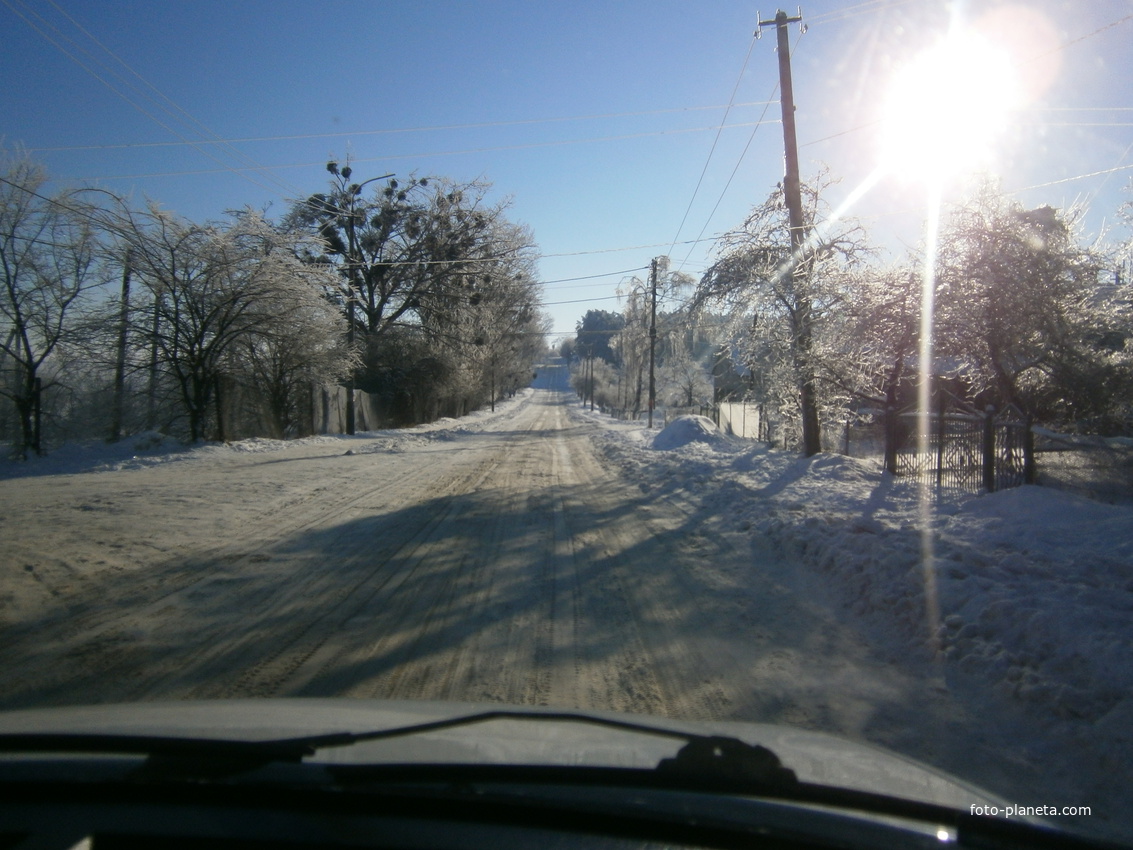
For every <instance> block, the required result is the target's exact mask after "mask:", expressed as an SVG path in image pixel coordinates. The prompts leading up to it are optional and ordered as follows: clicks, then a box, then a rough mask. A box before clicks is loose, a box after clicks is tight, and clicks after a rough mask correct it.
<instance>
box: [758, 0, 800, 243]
mask: <svg viewBox="0 0 1133 850" xmlns="http://www.w3.org/2000/svg"><path fill="white" fill-rule="evenodd" d="M802 19H803V16H802V10H801V9H800V10H799V14H798V16H796V17H794V18H789V17H787V13H786V12H783V11H779V12H777V13H776V14H775V19H774V20H771V21H760V22H759V29H758V30H756V36H758V35H759V33H761V32H762V31H763V28H764V27H772V26H773V27H775V36H776V39H777V41H776V47H777V50H778V53H779V92H780V98H779V105H780V108H781V109H782V113H783V152H784V155H785V156H784V159H785V164H786V175H785V177H784V179H783V196H784V200H785V201H786V202H787V215H788V218H789V221H790V224H791V248H792V249H793V250H794V251H795V252H796V257H797V256H798V252H799V249H800V248H802V246H803V244H804V243H805V242H806V226H805V224H804V222H803V199H802V188H801V180H800V178H799V143H798V140H797V138H796V136H795V88H794V84H793V83H792V81H791V45H790V43H789V41H788V38H787V25H788V24H796V23H801V22H802Z"/></svg>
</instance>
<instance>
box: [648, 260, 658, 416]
mask: <svg viewBox="0 0 1133 850" xmlns="http://www.w3.org/2000/svg"><path fill="white" fill-rule="evenodd" d="M649 288H650V291H651V292H652V293H653V295H652V299H651V303H650V307H649V310H650V316H649V427H650V428H652V427H653V408H654V407H655V406H656V404H657V385H656V383H655V381H654V377H653V363H654V359H655V357H656V350H657V260H656V259H654V260H653V261H652V262H651V263H650V266H649Z"/></svg>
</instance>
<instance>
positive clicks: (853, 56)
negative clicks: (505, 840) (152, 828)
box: [0, 0, 1133, 842]
mask: <svg viewBox="0 0 1133 850" xmlns="http://www.w3.org/2000/svg"><path fill="white" fill-rule="evenodd" d="M771 11H773V10H764V14H762V15H761V14H759V13H757V12H756V11H755V10H753V9H752V8H751V7H750V4H726V3H714V4H698V5H697V6H696V8H692V7H691V6H690V5H689V4H657V3H645V2H641V0H630V2H624V3H618V4H610V3H599V2H592V0H582V2H573V3H569V4H566V3H563V4H546V3H534V4H532V3H518V2H513V1H512V0H501V2H491V3H475V4H473V3H468V4H453V3H443V2H407V0H391V2H386V3H381V4H324V3H314V2H303V1H302V0H288V2H283V3H280V2H272V3H267V2H262V0H251V2H244V3H238V4H233V3H226V4H221V3H217V2H213V0H199V2H194V3H182V4H161V5H160V6H159V7H154V6H153V4H151V3H142V2H137V0H123V2H118V3H114V4H109V5H104V4H97V3H90V2H86V0H5V2H3V3H2V4H0V26H2V28H3V30H4V32H5V33H6V35H5V38H4V42H5V49H4V51H2V53H0V69H2V71H3V78H4V79H6V80H8V84H7V85H6V86H4V87H3V89H2V90H0V115H2V116H3V119H2V121H0V160H2V162H0V261H2V262H0V283H2V284H3V285H2V286H0V444H2V446H3V449H2V453H0V454H2V457H0V594H2V597H0V670H2V671H3V682H4V685H3V687H2V688H0V709H2V710H5V711H8V710H14V709H41V708H54V707H62V706H80V705H84V706H89V705H114V706H115V709H114V710H115V712H120V714H121V717H122V718H123V719H122V721H121V722H120V723H118V724H117V726H116V728H117V729H118V731H124V730H128V729H129V728H130V727H131V723H133V722H134V721H133V720H132V719H131V718H132V715H131V714H130V711H131V708H132V707H135V704H142V705H149V704H151V703H161V702H170V701H172V702H175V703H184V702H185V701H193V700H205V701H219V700H233V699H239V700H244V699H249V698H254V699H264V700H267V699H272V698H282V697H307V698H314V697H318V698H334V700H335V704H347V705H359V706H361V705H363V703H361V702H359V701H360V700H371V699H372V700H408V701H422V702H430V703H452V702H456V703H461V704H464V705H465V707H466V708H469V709H470V710H476V709H480V708H484V707H492V706H500V705H509V706H521V707H532V706H534V707H554V708H557V709H562V710H582V711H601V712H625V713H628V714H632V715H639V716H644V717H645V718H646V719H649V718H654V719H657V720H663V721H666V722H667V721H681V722H688V723H697V724H705V725H706V727H711V726H712V725H713V724H717V725H718V726H720V728H724V727H725V726H726V728H727V729H729V730H731V731H730V732H729V734H733V733H735V734H738V733H736V730H737V729H739V728H740V727H738V726H736V725H734V724H737V723H745V722H749V723H759V724H766V725H767V728H770V727H771V726H775V727H779V728H780V729H785V730H788V731H789V732H791V733H792V734H793V733H795V732H797V731H800V730H801V731H806V732H819V733H824V734H826V735H831V736H836V737H837V738H838V739H840V740H841V741H843V742H849V743H851V744H865V745H869V746H870V747H878V748H883V749H885V750H888V751H892V752H893V753H896V754H898V755H899V756H901V757H903V758H904V759H907V760H912V761H916V762H918V763H921V764H923V765H925V766H927V767H928V768H931V769H933V770H937V771H941V772H944V773H947V774H951V775H953V776H956V777H959V778H960V779H962V780H963V781H964V782H966V783H969V784H970V785H971V786H972V787H974V788H980V789H983V790H984V791H986V792H987V793H988V794H989V795H991V797H989V798H987V799H991V798H994V799H996V800H998V801H999V802H1000V803H1001V804H1002V806H1003V807H1007V806H1016V807H1018V810H1019V811H1026V812H1029V813H1031V814H1039V815H1044V816H1049V817H1050V818H1051V822H1052V823H1054V824H1055V825H1057V826H1061V827H1065V828H1068V829H1074V830H1079V831H1085V832H1087V833H1090V834H1092V835H1098V836H1108V837H1110V838H1116V839H1119V840H1123V841H1125V842H1133V810H1131V809H1130V807H1129V806H1128V789H1129V787H1130V786H1131V785H1133V770H1131V768H1130V765H1131V764H1133V736H1131V733H1130V729H1133V665H1131V664H1130V663H1129V658H1130V656H1131V653H1133V616H1131V612H1133V287H1131V284H1130V263H1131V260H1133V253H1131V249H1133V230H1131V229H1130V228H1131V225H1133V214H1131V212H1130V195H1129V189H1130V186H1131V183H1130V174H1131V172H1133V159H1131V155H1133V133H1131V132H1130V127H1131V126H1133V124H1131V119H1130V116H1131V115H1133V89H1130V87H1129V85H1128V80H1129V78H1130V72H1131V71H1133V67H1131V60H1130V55H1131V54H1130V51H1129V48H1128V45H1129V39H1130V35H1131V32H1133V14H1131V10H1130V6H1129V3H1128V2H1127V0H1097V2H1094V3H1090V4H1080V3H1069V2H1063V0H1036V2H1029V3H1025V4H1024V3H1016V2H1006V0H1005V2H996V3H989V4H956V3H951V2H944V0H939V2H938V0H929V1H928V2H907V0H904V1H903V0H872V1H871V2H857V1H856V0H853V1H852V0H815V2H814V3H813V4H811V5H807V6H805V7H804V8H802V9H791V10H787V11H780V12H778V13H777V14H768V12H771ZM264 705H265V706H266V705H267V703H264ZM308 705H310V706H317V705H324V703H314V702H311V703H308ZM399 710H400V709H399ZM412 714H413V713H412V712H409V713H408V714H406V715H405V716H404V717H402V718H401V719H402V721H403V722H406V723H408V722H410V721H411V719H412ZM426 716H428V715H427V712H426ZM304 717H305V718H306V717H307V715H304ZM399 717H401V715H399ZM198 719H199V718H198ZM309 719H310V729H309V732H310V734H318V733H319V732H320V731H327V730H326V729H320V727H319V715H318V712H317V711H315V710H314V708H313V707H312V709H311V712H310V715H309ZM0 720H2V718H0ZM202 722H203V721H202ZM0 725H2V723H0ZM355 725H356V726H357V728H353V731H358V732H361V731H365V730H364V729H363V728H361V727H362V726H364V725H365V724H364V722H363V721H361V719H359V723H358V724H354V723H352V726H355ZM331 726H332V727H333V728H335V729H338V724H337V723H336V724H331ZM147 728H149V729H150V731H151V732H152V731H154V730H153V728H151V727H147ZM164 731H165V732H167V733H169V734H172V733H173V732H174V731H175V730H164ZM196 731H197V732H199V731H200V729H199V728H197V729H196ZM293 731H294V730H293ZM295 734H298V732H297V731H295ZM462 734H463V735H464V738H470V737H471V738H475V737H476V735H477V734H479V732H478V731H476V730H466V731H465V732H464V733H462ZM543 734H544V733H542V732H533V731H530V732H529V733H528V737H529V738H530V739H531V740H532V741H536V740H540V741H541V743H540V747H541V748H542V749H541V750H540V752H542V753H544V755H546V756H547V757H548V758H551V757H552V756H551V754H550V753H551V750H553V749H554V747H555V746H556V745H557V744H556V742H557V739H554V738H547V739H543ZM768 734H769V735H770V734H771V733H770V732H769V733H768ZM617 738H618V736H617V735H614V734H610V735H607V736H605V737H603V738H602V740H603V741H606V740H617ZM462 740H463V738H462ZM564 740H565V738H564ZM782 740H784V741H787V742H789V741H791V740H793V739H791V738H790V736H788V737H786V738H783V739H782ZM753 742H754V743H758V741H753ZM562 746H566V744H562ZM625 746H627V747H630V746H632V744H631V743H626V744H625ZM438 752H440V750H438ZM808 752H811V753H812V755H813V752H816V751H808ZM831 752H832V753H833V751H831ZM839 752H841V751H839ZM780 755H781V756H782V758H783V760H784V763H786V764H787V766H788V767H790V766H791V765H790V759H789V757H788V756H786V755H784V754H782V753H780ZM560 756H561V753H560ZM438 757H439V756H438ZM809 757H810V756H808V758H809ZM556 758H557V757H556ZM831 758H833V755H832V756H831ZM615 761H616V759H615ZM809 763H810V762H808V764H809ZM838 776H839V777H841V779H839V780H838V781H842V782H845V783H847V784H850V785H853V784H854V782H855V780H854V778H853V772H852V771H849V772H847V773H846V774H845V775H844V776H843V775H842V774H838ZM827 778H829V777H827ZM909 787H910V788H913V787H915V786H909ZM909 793H910V794H913V793H914V792H913V791H910V792H909ZM971 802H972V812H973V813H977V814H988V815H994V814H996V813H997V812H992V811H990V809H993V808H996V806H997V805H999V804H996V805H991V804H987V805H986V806H985V807H984V809H982V810H981V811H979V812H976V807H977V804H980V803H983V802H985V798H982V797H980V798H977V797H975V796H973V799H972V801H971ZM998 813H999V814H1003V813H1002V812H998Z"/></svg>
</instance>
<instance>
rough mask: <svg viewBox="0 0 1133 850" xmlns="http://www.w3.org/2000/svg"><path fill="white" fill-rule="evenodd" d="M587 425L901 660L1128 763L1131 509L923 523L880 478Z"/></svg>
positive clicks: (757, 449) (835, 463)
mask: <svg viewBox="0 0 1133 850" xmlns="http://www.w3.org/2000/svg"><path fill="white" fill-rule="evenodd" d="M594 418H595V419H599V421H603V422H604V424H605V427H606V430H605V432H604V435H603V438H602V446H603V451H604V452H605V454H606V456H607V457H608V458H609V459H610V460H611V461H613V462H614V463H616V464H617V465H619V466H621V467H622V469H623V471H625V472H627V473H629V474H631V475H632V477H633V478H634V480H637V481H640V482H642V485H641V486H642V488H643V489H652V488H670V489H672V490H677V489H680V490H681V491H683V494H684V495H685V496H687V497H690V498H695V499H697V500H698V503H699V504H700V506H701V507H702V508H706V509H708V512H709V513H710V514H711V515H713V516H716V517H730V518H731V522H732V523H734V525H733V528H734V529H736V530H738V531H741V532H746V533H749V534H752V535H761V536H763V537H764V538H765V539H769V540H770V541H772V542H773V543H774V544H775V545H776V546H777V547H778V549H779V550H780V551H781V552H782V553H783V554H784V555H785V556H787V557H789V558H791V559H793V560H794V561H796V562H798V563H799V564H800V565H803V566H805V567H806V568H809V569H811V570H814V571H816V572H817V573H820V574H822V575H824V576H825V577H826V578H827V579H828V581H829V582H830V583H831V584H832V585H833V586H834V587H835V588H837V590H838V592H839V595H840V596H841V597H842V599H843V601H844V604H845V605H846V607H847V608H848V609H849V610H850V611H851V612H853V614H855V615H856V616H858V617H861V618H863V619H865V620H867V621H868V622H870V623H871V625H872V627H873V628H875V629H877V630H878V631H880V632H881V633H882V634H888V635H889V640H890V641H891V642H892V645H893V646H895V647H903V649H902V650H901V651H903V652H914V653H920V654H922V655H927V654H929V653H930V652H933V651H938V652H939V654H940V657H942V658H944V659H946V664H947V665H948V667H949V669H951V670H952V671H953V672H954V673H958V674H960V675H963V676H965V677H971V679H972V680H973V681H976V682H979V683H980V685H981V686H984V687H988V688H989V689H990V690H991V691H992V692H994V693H997V694H999V695H1000V696H1001V697H1003V698H1006V699H1009V700H1014V701H1017V702H1019V703H1021V704H1023V705H1025V706H1030V707H1031V708H1033V709H1035V710H1038V711H1040V712H1043V713H1044V714H1046V715H1047V716H1050V717H1052V718H1057V719H1061V720H1067V721H1084V722H1086V723H1088V724H1092V725H1098V727H1099V728H1107V729H1109V730H1110V731H1109V732H1107V733H1106V739H1105V740H1106V741H1107V743H1106V746H1111V745H1112V746H1116V747H1118V748H1124V749H1122V753H1121V756H1120V757H1121V758H1127V759H1133V725H1131V724H1129V723H1125V720H1123V718H1124V719H1133V664H1130V663H1129V659H1130V657H1133V506H1129V505H1109V504H1102V503H1097V502H1092V501H1089V500H1087V499H1084V498H1082V497H1079V496H1075V495H1072V494H1069V493H1066V492H1062V491H1058V490H1051V489H1047V488H1042V487H1034V486H1028V487H1020V488H1016V489H1013V490H1006V491H1002V492H999V493H995V494H991V495H986V496H973V495H968V494H963V493H959V492H955V491H953V492H944V493H941V494H936V495H935V496H934V497H932V498H931V500H930V503H929V507H930V509H929V510H928V512H927V515H925V516H923V517H922V508H921V504H920V494H919V492H918V489H917V488H916V486H915V485H913V484H911V483H910V482H906V481H902V480H900V479H894V478H892V477H890V476H889V475H888V474H885V473H883V471H882V470H881V468H880V466H879V465H878V464H875V463H870V462H867V461H862V460H857V459H854V458H848V457H842V456H839V455H826V454H820V455H816V456H814V457H812V458H801V457H799V456H798V455H797V454H794V453H790V452H779V451H773V450H770V449H767V448H765V447H762V446H753V445H752V444H751V443H738V442H725V441H723V440H722V438H720V437H719V435H716V440H715V441H713V440H712V437H711V434H712V430H710V429H708V428H706V427H705V426H704V425H703V424H701V423H696V424H694V423H691V422H681V421H680V420H678V422H676V423H673V425H670V426H669V427H670V428H673V427H674V426H677V429H675V430H674V437H673V439H672V443H671V445H673V446H677V445H683V444H685V443H684V442H680V441H679V440H678V439H677V436H676V435H681V439H686V441H687V439H690V438H685V437H684V435H686V434H690V433H691V434H698V435H703V438H704V439H707V440H709V441H711V442H712V444H713V447H714V451H712V452H696V453H692V452H671V451H670V452H665V453H659V452H651V451H648V449H646V448H645V445H648V442H646V443H645V444H644V445H643V443H642V441H641V440H640V439H637V438H636V435H635V434H634V433H632V431H630V430H629V429H627V428H625V426H624V423H616V422H613V421H612V420H609V419H606V418H598V417H594ZM699 418H700V417H685V419H693V420H695V419H699ZM678 423H679V424H678ZM713 430H714V429H713ZM666 431H668V429H666ZM666 431H662V432H660V433H659V434H657V436H656V438H654V440H653V445H654V447H658V443H661V444H662V445H663V446H668V445H670V442H669V437H667V436H666ZM663 437H665V439H664V440H663V439H662V438H663ZM926 552H928V553H929V554H930V557H928V558H926V557H925V553H926ZM1114 757H1115V758H1116V757H1118V755H1117V754H1116V753H1115V754H1114Z"/></svg>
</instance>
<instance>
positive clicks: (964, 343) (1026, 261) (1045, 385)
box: [935, 183, 1128, 422]
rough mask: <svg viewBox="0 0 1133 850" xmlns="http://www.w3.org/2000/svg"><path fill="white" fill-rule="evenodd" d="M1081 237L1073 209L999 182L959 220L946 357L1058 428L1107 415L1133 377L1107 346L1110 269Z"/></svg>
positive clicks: (948, 228)
mask: <svg viewBox="0 0 1133 850" xmlns="http://www.w3.org/2000/svg"><path fill="white" fill-rule="evenodd" d="M1080 240H1081V236H1080V233H1079V227H1078V221H1077V216H1076V214H1074V213H1073V212H1071V213H1066V212H1063V211H1060V210H1056V209H1053V208H1051V207H1039V208H1038V209H1030V210H1029V209H1026V208H1024V207H1023V206H1022V205H1020V204H1019V203H1018V202H1016V201H1013V200H1011V199H1009V198H1007V197H1006V196H1004V195H1003V194H1002V193H1001V192H1000V191H999V189H998V188H997V187H996V186H995V185H993V184H991V183H984V184H982V185H981V186H980V187H979V188H978V190H977V191H976V192H975V193H974V194H973V195H972V197H970V198H969V199H968V200H967V201H965V202H964V203H962V204H960V205H959V206H958V207H957V208H956V209H955V211H954V212H953V213H952V215H951V216H950V217H949V219H948V220H947V222H946V225H945V228H944V232H943V234H942V238H941V248H940V259H939V262H938V287H937V294H936V317H935V322H936V337H937V339H936V350H937V352H938V353H940V354H941V355H944V356H947V357H951V358H952V359H953V360H954V361H955V362H956V363H957V370H958V371H959V372H960V373H961V376H962V377H963V378H964V379H966V380H967V381H969V382H970V384H971V386H972V392H973V393H975V394H982V395H983V396H984V397H985V398H986V399H987V400H988V401H989V402H991V403H995V404H1007V403H1009V404H1013V405H1015V406H1016V407H1017V408H1019V409H1020V410H1022V411H1023V412H1025V413H1027V414H1030V415H1034V416H1037V417H1039V418H1042V419H1046V420H1048V421H1050V420H1055V421H1062V422H1073V421H1083V420H1089V419H1093V418H1096V417H1104V416H1105V415H1106V411H1107V410H1108V409H1109V408H1110V407H1111V405H1112V402H1113V399H1114V394H1115V392H1118V391H1119V388H1120V387H1121V386H1123V385H1124V383H1125V381H1127V380H1128V378H1127V376H1126V375H1125V374H1124V369H1123V366H1122V363H1121V362H1120V359H1119V357H1117V356H1115V355H1116V354H1117V352H1115V351H1114V350H1112V347H1111V346H1107V345H1106V344H1105V340H1106V339H1107V338H1111V336H1110V335H1111V334H1112V332H1113V331H1114V330H1115V326H1114V322H1115V319H1116V318H1117V312H1116V310H1115V305H1114V302H1113V299H1112V297H1111V293H1110V292H1109V291H1108V286H1107V285H1108V283H1109V276H1110V274H1111V272H1109V271H1105V269H1106V268H1107V267H1108V263H1106V262H1105V261H1103V259H1102V258H1101V257H1100V256H1099V255H1098V254H1097V253H1096V252H1094V251H1093V250H1091V249H1089V248H1087V247H1084V246H1083V245H1082V244H1081V241H1080Z"/></svg>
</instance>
